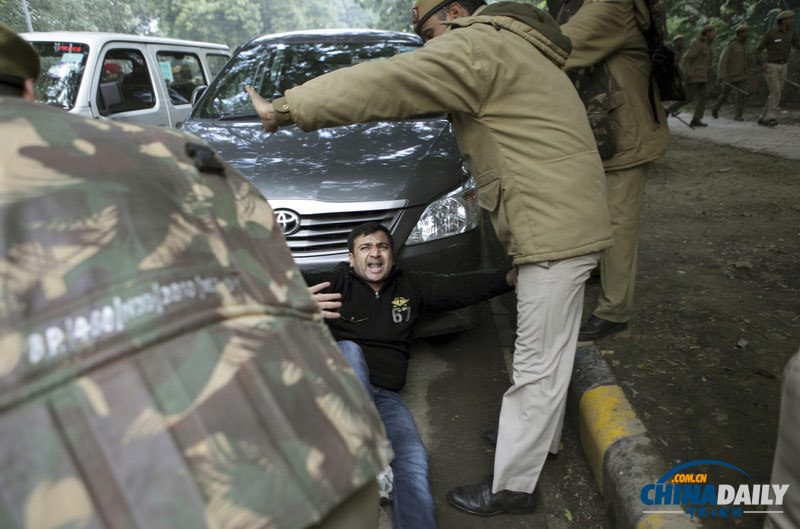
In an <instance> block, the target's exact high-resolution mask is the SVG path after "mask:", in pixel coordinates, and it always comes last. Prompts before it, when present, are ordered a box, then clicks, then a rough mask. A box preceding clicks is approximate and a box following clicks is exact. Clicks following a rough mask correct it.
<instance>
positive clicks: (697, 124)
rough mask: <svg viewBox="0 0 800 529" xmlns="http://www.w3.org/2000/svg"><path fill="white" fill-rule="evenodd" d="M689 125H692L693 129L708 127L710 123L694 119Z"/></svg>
mask: <svg viewBox="0 0 800 529" xmlns="http://www.w3.org/2000/svg"><path fill="white" fill-rule="evenodd" d="M689 125H691V126H692V127H708V123H703V122H702V121H700V120H699V119H693V120H692V121H690V122H689Z"/></svg>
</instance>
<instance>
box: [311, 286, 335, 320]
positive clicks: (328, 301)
mask: <svg viewBox="0 0 800 529" xmlns="http://www.w3.org/2000/svg"><path fill="white" fill-rule="evenodd" d="M329 286H331V282H330V281H325V282H323V283H317V284H316V285H314V286H310V287H308V292H309V293H310V294H311V297H312V298H314V301H316V302H317V306H318V307H319V310H320V311H322V317H323V318H326V319H336V318H341V317H342V315H341V314H339V313H338V312H336V309H338V308H339V307H341V306H342V302H341V301H337V300H339V299H342V295H341V294H339V293H338V292H336V293H331V294H321V293H319V291H320V290H325V289H326V288H328V287H329Z"/></svg>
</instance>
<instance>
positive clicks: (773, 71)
mask: <svg viewBox="0 0 800 529" xmlns="http://www.w3.org/2000/svg"><path fill="white" fill-rule="evenodd" d="M766 67H767V70H766V71H765V72H764V73H765V74H766V77H767V88H768V89H769V96H767V102H766V103H765V104H764V108H763V110H761V115H760V116H759V119H775V118H776V117H777V115H778V105H779V104H780V102H781V92H783V79H781V77H786V75H787V74H788V72H789V65H788V64H774V63H771V62H768V63H767V64H766Z"/></svg>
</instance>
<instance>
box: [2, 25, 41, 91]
mask: <svg viewBox="0 0 800 529" xmlns="http://www.w3.org/2000/svg"><path fill="white" fill-rule="evenodd" d="M37 77H39V56H38V55H37V54H36V50H34V49H33V47H32V46H31V45H30V44H28V43H27V42H26V41H25V39H23V38H22V37H20V36H19V35H17V34H16V33H14V32H13V31H12V30H11V29H10V28H8V27H6V26H4V25H3V24H0V96H4V95H5V96H16V97H23V98H25V99H30V100H31V101H33V100H34V99H35V93H34V90H33V86H34V83H36V78H37Z"/></svg>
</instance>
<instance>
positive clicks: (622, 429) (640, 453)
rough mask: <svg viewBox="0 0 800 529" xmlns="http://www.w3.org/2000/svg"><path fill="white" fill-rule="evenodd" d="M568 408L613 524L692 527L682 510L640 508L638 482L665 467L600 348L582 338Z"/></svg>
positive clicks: (619, 527) (641, 528)
mask: <svg viewBox="0 0 800 529" xmlns="http://www.w3.org/2000/svg"><path fill="white" fill-rule="evenodd" d="M569 405H570V413H571V414H572V416H573V417H574V418H576V420H577V423H578V428H579V431H580V437H581V443H582V445H583V450H584V452H585V453H586V458H587V459H588V461H589V466H590V467H591V469H592V472H593V473H594V477H595V480H596V481H597V484H598V486H599V487H600V492H601V494H602V495H603V501H604V503H605V505H606V509H607V510H608V515H609V518H610V519H611V522H612V523H613V524H614V527H615V528H616V529H695V528H697V527H700V523H699V522H698V521H697V519H694V520H692V519H691V518H690V517H689V516H687V515H684V514H670V513H653V512H649V513H648V512H644V511H645V505H644V504H643V503H642V501H641V496H640V491H641V489H642V487H644V486H645V485H647V484H649V483H655V482H656V480H657V479H658V478H659V477H660V476H661V475H663V474H664V473H665V472H666V471H667V465H666V463H665V462H664V460H663V458H662V456H661V454H660V453H659V452H658V450H657V449H656V447H655V445H654V444H653V443H652V441H651V440H650V439H649V438H648V436H647V429H646V428H645V426H644V424H643V423H642V421H641V420H639V418H638V417H637V416H636V412H635V411H634V409H633V407H632V406H631V404H630V402H629V401H628V399H627V398H626V397H625V394H624V393H623V392H622V388H620V386H619V385H617V382H616V378H615V377H614V374H613V373H612V372H611V368H609V367H608V364H607V363H606V361H605V359H604V358H603V356H602V354H600V351H599V350H598V349H597V347H595V346H594V345H593V344H581V345H579V346H578V349H577V351H576V354H575V367H574V369H573V373H572V380H571V382H570V388H569Z"/></svg>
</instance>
